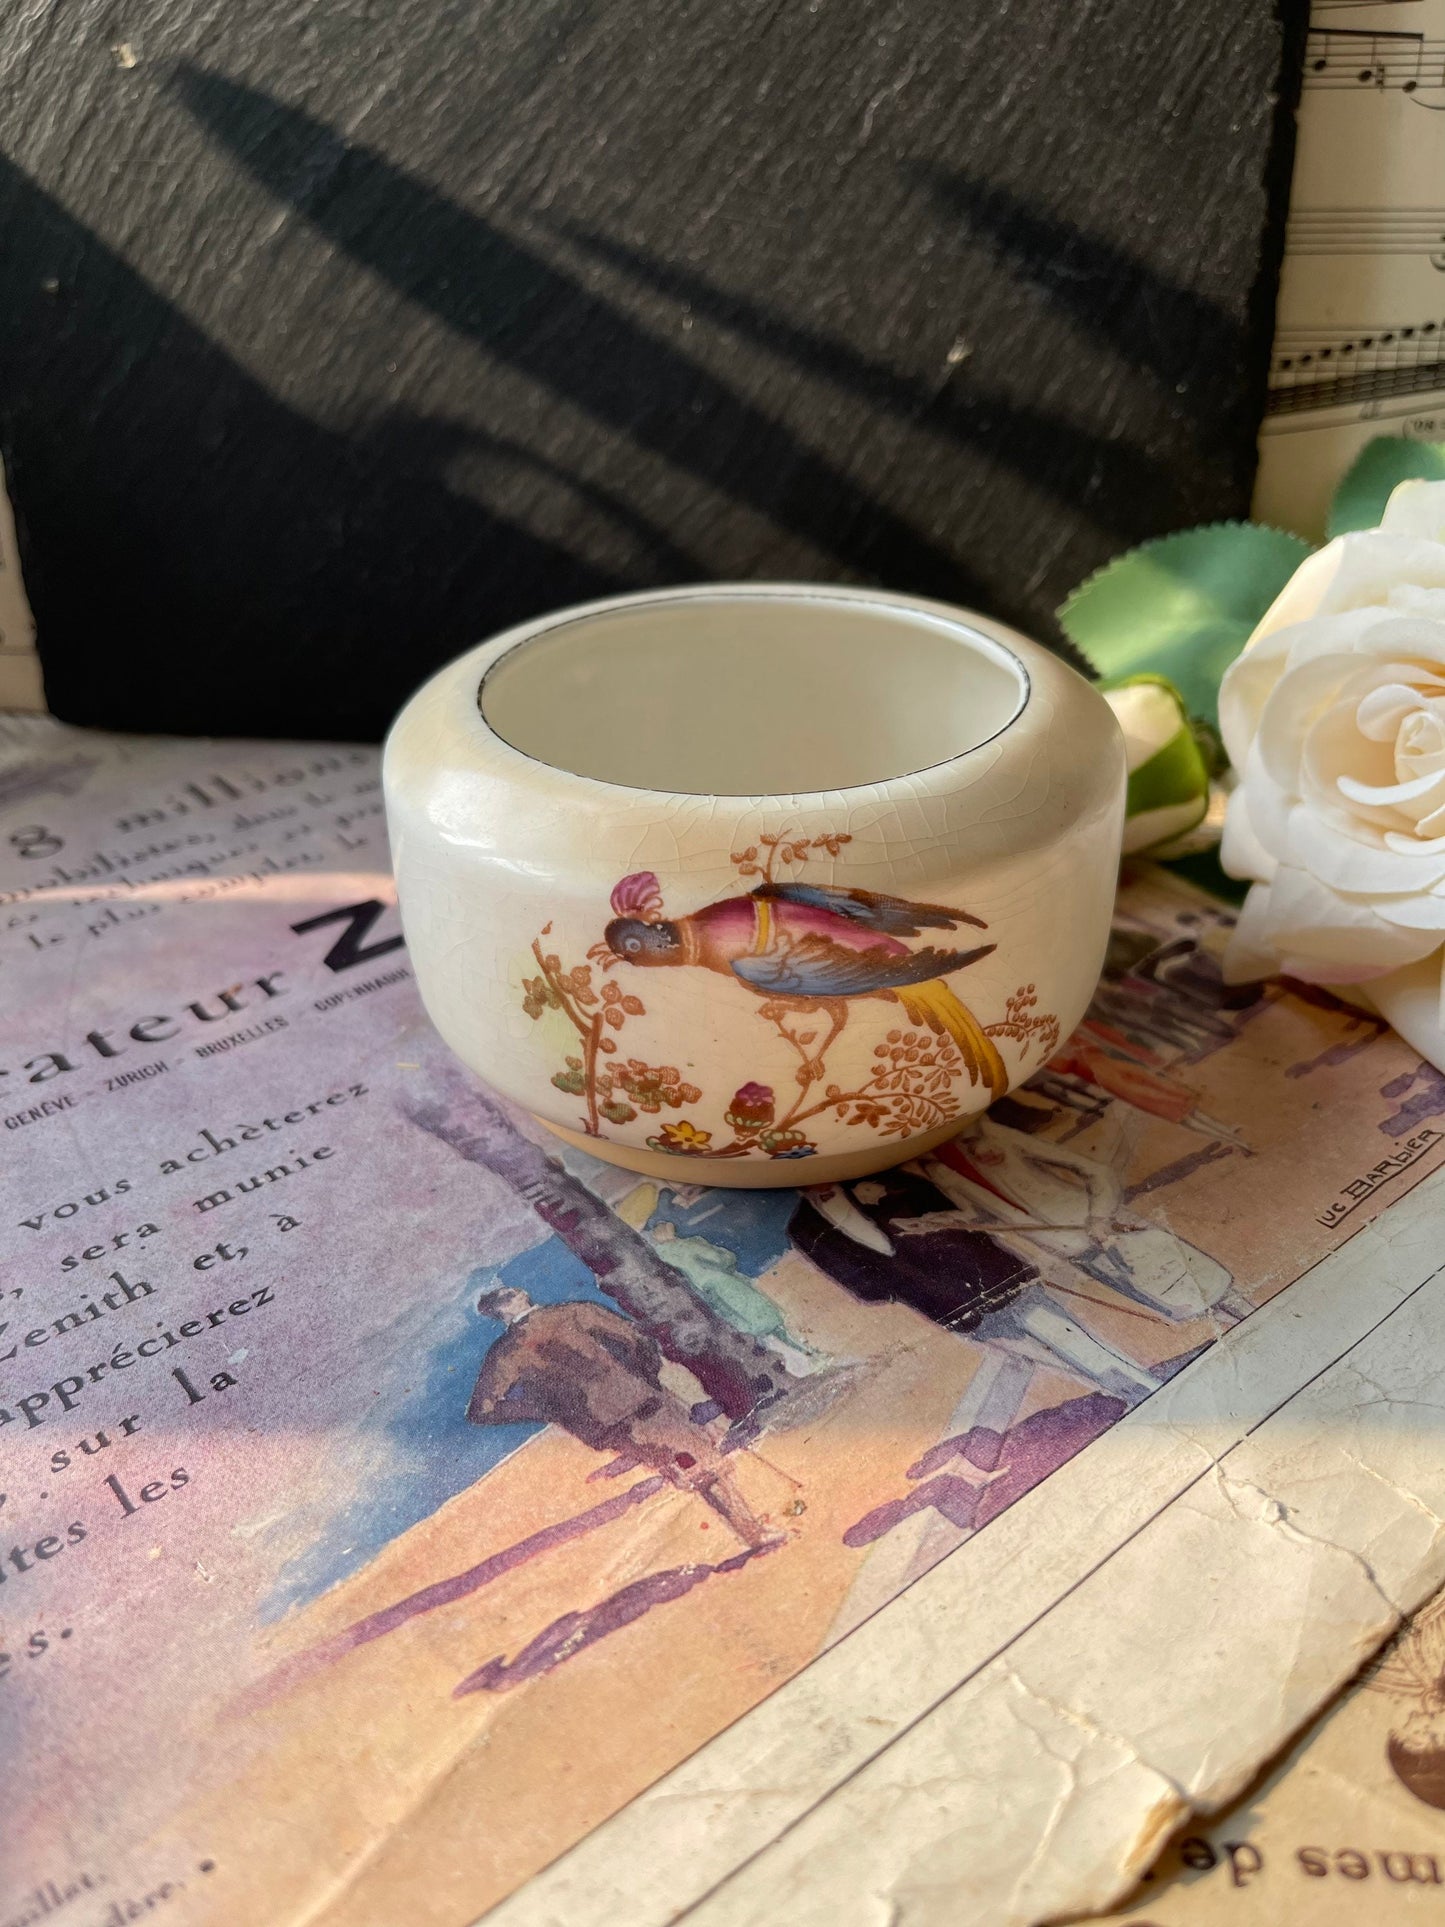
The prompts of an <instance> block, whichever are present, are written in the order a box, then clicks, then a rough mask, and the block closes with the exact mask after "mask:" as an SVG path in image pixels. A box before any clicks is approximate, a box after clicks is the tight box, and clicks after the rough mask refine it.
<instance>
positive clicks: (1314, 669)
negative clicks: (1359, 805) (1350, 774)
mask: <svg viewBox="0 0 1445 1927" xmlns="http://www.w3.org/2000/svg"><path fill="white" fill-rule="evenodd" d="M1373 680H1374V678H1373V673H1372V666H1370V665H1362V664H1361V662H1360V659H1359V657H1358V656H1353V655H1328V656H1317V657H1316V658H1315V659H1314V661H1313V662H1302V663H1299V664H1297V665H1294V666H1292V667H1290V668H1289V669H1288V670H1286V672H1285V674H1284V675H1283V676H1281V677H1280V679H1279V681H1278V682H1277V683H1276V684H1275V686H1274V688H1273V690H1272V691H1271V692H1270V694H1269V697H1268V698H1267V700H1266V701H1265V703H1264V705H1263V707H1262V709H1261V710H1260V713H1259V725H1258V731H1257V734H1256V737H1255V740H1256V742H1257V743H1258V744H1259V747H1260V753H1261V754H1262V756H1263V757H1264V766H1265V768H1266V769H1267V770H1268V771H1269V773H1270V775H1271V776H1272V777H1273V778H1274V780H1275V782H1276V783H1278V784H1279V785H1280V786H1281V788H1283V789H1286V790H1298V788H1299V766H1300V761H1301V758H1302V757H1303V754H1304V745H1305V741H1306V739H1307V738H1308V736H1309V734H1310V732H1311V730H1313V729H1314V728H1315V726H1316V724H1317V723H1318V722H1319V721H1320V719H1321V717H1323V716H1327V715H1329V714H1330V713H1331V712H1332V711H1333V710H1335V709H1338V708H1340V707H1342V706H1343V707H1344V708H1345V712H1346V713H1345V717H1344V724H1343V726H1344V730H1345V731H1346V732H1347V733H1348V737H1349V738H1350V739H1351V740H1352V741H1353V742H1355V743H1358V744H1359V745H1360V748H1359V749H1358V750H1356V751H1354V752H1353V753H1352V755H1351V758H1350V760H1351V763H1352V764H1357V763H1361V762H1362V761H1364V760H1365V759H1369V762H1370V763H1371V764H1374V765H1378V767H1379V768H1380V769H1381V770H1382V771H1385V772H1387V775H1386V776H1385V778H1384V779H1383V780H1389V777H1391V776H1393V775H1394V762H1393V759H1392V757H1391V756H1390V753H1389V751H1388V750H1387V749H1386V748H1385V747H1384V745H1383V744H1376V743H1373V742H1371V741H1370V740H1369V739H1368V738H1367V737H1365V736H1363V735H1362V734H1361V733H1360V729H1359V725H1358V723H1357V722H1356V711H1357V710H1358V708H1359V704H1360V702H1361V700H1362V699H1363V697H1364V695H1365V694H1367V693H1368V691H1369V689H1370V688H1371V687H1372V685H1373ZM1356 683H1358V684H1360V685H1362V687H1361V688H1360V689H1359V690H1358V692H1357V691H1356V690H1355V689H1353V688H1352V687H1351V685H1353V684H1356ZM1419 701H1420V699H1419V697H1418V696H1417V697H1416V699H1415V702H1416V707H1417V708H1418V706H1419ZM1344 740H1345V739H1344V736H1343V735H1342V737H1341V741H1342V742H1343V741H1344ZM1332 774H1333V772H1332Z"/></svg>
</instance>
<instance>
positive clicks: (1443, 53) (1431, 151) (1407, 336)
mask: <svg viewBox="0 0 1445 1927" xmlns="http://www.w3.org/2000/svg"><path fill="white" fill-rule="evenodd" d="M1303 83H1304V84H1303V88H1302V90H1301V96H1300V105H1299V120H1298V142H1297V147H1296V152H1295V166H1294V179H1293V183H1292V186H1291V192H1290V211H1289V223H1288V226H1287V228H1286V231H1285V259H1284V267H1283V271H1282V274H1281V277H1280V288H1279V308H1278V313H1277V317H1276V322H1275V339H1274V352H1273V357H1272V360H1271V364H1270V374H1269V392H1268V401H1267V404H1266V412H1265V419H1264V425H1263V430H1262V433H1261V435H1260V442H1259V475H1258V478H1257V481H1256V485H1255V497H1254V512H1255V514H1256V516H1258V518H1259V519H1260V520H1261V521H1263V522H1272V523H1276V524H1278V525H1281V526H1283V527H1286V528H1294V529H1298V530H1300V531H1301V532H1302V533H1303V534H1306V535H1309V536H1311V537H1315V538H1318V537H1320V536H1321V535H1323V533H1324V525H1325V515H1326V511H1327V510H1328V507H1329V502H1330V497H1331V496H1332V495H1333V493H1334V490H1335V485H1336V484H1337V482H1338V481H1339V479H1340V477H1341V476H1342V475H1343V474H1344V472H1345V470H1346V469H1347V468H1348V467H1349V465H1350V462H1351V461H1352V460H1353V459H1354V457H1355V456H1356V455H1357V454H1358V453H1359V451H1360V450H1361V449H1362V448H1363V447H1364V446H1365V444H1366V442H1368V441H1369V440H1371V438H1372V437H1374V436H1376V435H1411V436H1415V437H1418V438H1420V439H1421V440H1426V441H1439V440H1441V439H1445V113H1442V111H1441V110H1442V108H1445V0H1314V5H1313V8H1312V11H1311V14H1310V28H1309V33H1308V36H1307V42H1306V49H1305V64H1304V75H1303Z"/></svg>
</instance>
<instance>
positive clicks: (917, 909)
mask: <svg viewBox="0 0 1445 1927" xmlns="http://www.w3.org/2000/svg"><path fill="white" fill-rule="evenodd" d="M753 895H754V896H755V897H771V898H773V899H774V900H775V901H776V902H779V903H801V904H806V905H807V906H808V908H809V909H811V910H828V911H831V912H832V914H833V915H834V916H835V917H846V918H847V919H848V921H849V922H850V923H859V924H862V925H863V927H864V928H865V929H867V930H876V931H878V933H879V934H880V936H885V937H916V936H917V935H918V933H919V932H920V930H923V929H929V930H954V929H956V928H957V927H958V925H959V924H961V923H971V924H973V925H975V926H976V927H977V928H978V929H980V930H986V929H987V928H988V925H987V924H986V923H984V922H983V920H982V918H980V917H974V916H970V915H969V913H968V911H967V910H954V909H952V908H951V907H950V906H949V905H948V904H946V903H910V902H909V901H908V900H907V898H906V897H885V896H879V895H878V894H877V892H876V891H873V890H838V889H834V888H833V886H832V885H831V884H827V883H763V884H760V885H759V886H758V888H757V889H756V890H754V891H753Z"/></svg>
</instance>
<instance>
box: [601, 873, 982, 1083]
mask: <svg viewBox="0 0 1445 1927" xmlns="http://www.w3.org/2000/svg"><path fill="white" fill-rule="evenodd" d="M612 908H613V910H614V911H615V912H616V915H615V916H614V917H613V919H612V921H611V922H610V923H609V924H608V926H607V929H606V932H605V949H606V952H608V953H610V955H609V961H610V960H611V959H612V958H616V959H619V960H620V961H621V962H623V963H629V964H635V965H637V966H638V967H639V968H641V969H658V968H678V967H684V968H693V969H701V970H714V971H717V972H718V973H719V974H721V975H724V976H730V977H732V978H733V979H735V980H736V981H737V982H738V983H741V984H745V985H746V986H747V988H748V989H749V990H752V991H755V992H756V993H757V994H758V995H759V996H760V997H767V998H773V999H787V1000H789V1001H791V1002H794V1003H797V1004H800V1005H815V1006H816V1005H824V1006H826V1005H835V1006H836V1005H838V1004H840V1003H844V1002H847V1001H851V1000H852V999H853V998H857V997H872V998H881V999H883V1000H885V1001H889V1002H892V1003H897V1004H901V1005H902V1007H903V1010H904V1013H905V1014H906V1016H907V1017H908V1020H909V1021H910V1023H913V1024H919V1025H926V1026H927V1028H928V1029H929V1030H931V1031H933V1032H934V1033H935V1034H937V1035H939V1036H943V1035H945V1034H946V1035H948V1036H949V1037H951V1038H952V1039H953V1041H954V1042H955V1043H956V1044H957V1046H958V1049H959V1052H960V1054H961V1056H962V1058H963V1062H964V1065H965V1067H966V1069H967V1071H968V1075H969V1081H970V1082H971V1083H975V1084H976V1083H978V1082H980V1081H982V1082H983V1083H984V1084H985V1085H986V1086H987V1087H988V1091H989V1095H990V1096H991V1097H999V1096H1001V1095H1002V1094H1003V1092H1004V1091H1005V1090H1007V1088H1008V1073H1007V1071H1006V1069H1005V1068H1004V1063H1003V1059H1002V1058H1001V1057H1000V1056H999V1053H998V1050H997V1048H996V1046H995V1044H994V1042H993V1039H992V1038H991V1037H990V1036H989V1035H988V1034H987V1032H986V1031H985V1030H984V1028H983V1026H982V1025H981V1024H980V1023H979V1022H978V1020H977V1019H976V1018H975V1017H974V1016H973V1014H972V1012H970V1011H969V1010H967V1009H965V1008H964V1006H963V1005H962V1004H961V1003H960V1002H959V1000H958V998H957V997H955V996H954V994H953V992H952V990H950V989H949V987H948V985H947V984H946V983H944V981H943V979H944V978H945V977H947V976H950V975H951V974H952V973H953V972H954V971H956V970H963V969H965V968H966V967H967V966H968V965H969V964H973V963H977V962H978V961H979V959H980V958H981V957H987V956H989V955H990V954H991V952H992V951H993V950H994V949H995V948H996V946H995V945H994V944H991V943H986V944H980V945H978V946H976V947H975V948H973V949H970V950H953V949H950V950H940V949H937V948H936V947H935V946H934V945H933V944H924V945H922V946H921V947H920V948H918V949H917V950H910V949H909V947H908V945H907V944H906V943H903V942H902V941H901V939H902V938H904V937H917V936H920V935H921V934H922V933H923V931H924V930H956V929H957V928H958V927H959V925H960V924H972V925H973V926H974V927H975V928H976V929H979V930H985V929H987V928H988V926H987V924H985V923H984V922H983V920H982V919H981V918H979V917H975V916H971V915H970V914H969V913H968V912H967V911H966V910H955V909H953V908H952V907H951V906H949V905H948V904H939V903H910V902H908V901H907V899H906V898H903V897H889V896H880V895H878V894H877V893H875V892H874V891H872V890H843V889H838V888H835V887H834V886H832V885H829V884H819V883H801V882H799V883H761V884H759V885H758V887H757V888H756V889H755V890H750V891H749V892H747V894H746V895H743V896H735V897H725V898H724V899H723V900H722V901H721V902H720V903H710V904H708V905H707V906H706V907H705V908H704V909H701V910H696V911H694V912H693V913H692V915H691V916H686V917H667V916H665V915H664V914H663V909H662V897H661V893H660V891H659V888H658V882H657V878H656V877H655V876H654V875H653V873H652V872H651V871H650V870H640V871H638V872H637V873H636V874H634V875H633V876H628V877H624V878H623V879H622V881H621V882H620V883H619V884H618V885H617V888H616V889H615V890H614V891H613V892H612Z"/></svg>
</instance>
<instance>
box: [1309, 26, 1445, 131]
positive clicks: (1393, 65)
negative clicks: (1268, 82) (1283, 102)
mask: <svg viewBox="0 0 1445 1927" xmlns="http://www.w3.org/2000/svg"><path fill="white" fill-rule="evenodd" d="M1304 84H1305V86H1306V87H1347V88H1352V89H1354V90H1355V91H1356V92H1358V91H1359V89H1360V88H1362V87H1364V88H1376V89H1379V90H1381V91H1383V90H1384V89H1385V88H1386V87H1397V88H1399V90H1400V92H1401V93H1402V94H1406V95H1408V96H1409V97H1410V98H1411V99H1412V100H1413V101H1414V102H1415V104H1416V105H1417V106H1420V107H1434V108H1435V110H1436V111H1437V112H1438V111H1439V109H1440V106H1441V105H1442V104H1445V103H1442V102H1435V101H1428V100H1425V99H1424V98H1422V96H1423V95H1425V94H1431V93H1434V94H1440V93H1442V92H1445V40H1429V39H1427V38H1426V37H1425V35H1424V34H1423V33H1406V32H1405V31H1404V30H1403V29H1399V28H1391V29H1388V30H1386V29H1384V28H1373V27H1311V28H1310V31H1309V46H1308V51H1307V53H1306V56H1305V71H1304Z"/></svg>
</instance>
